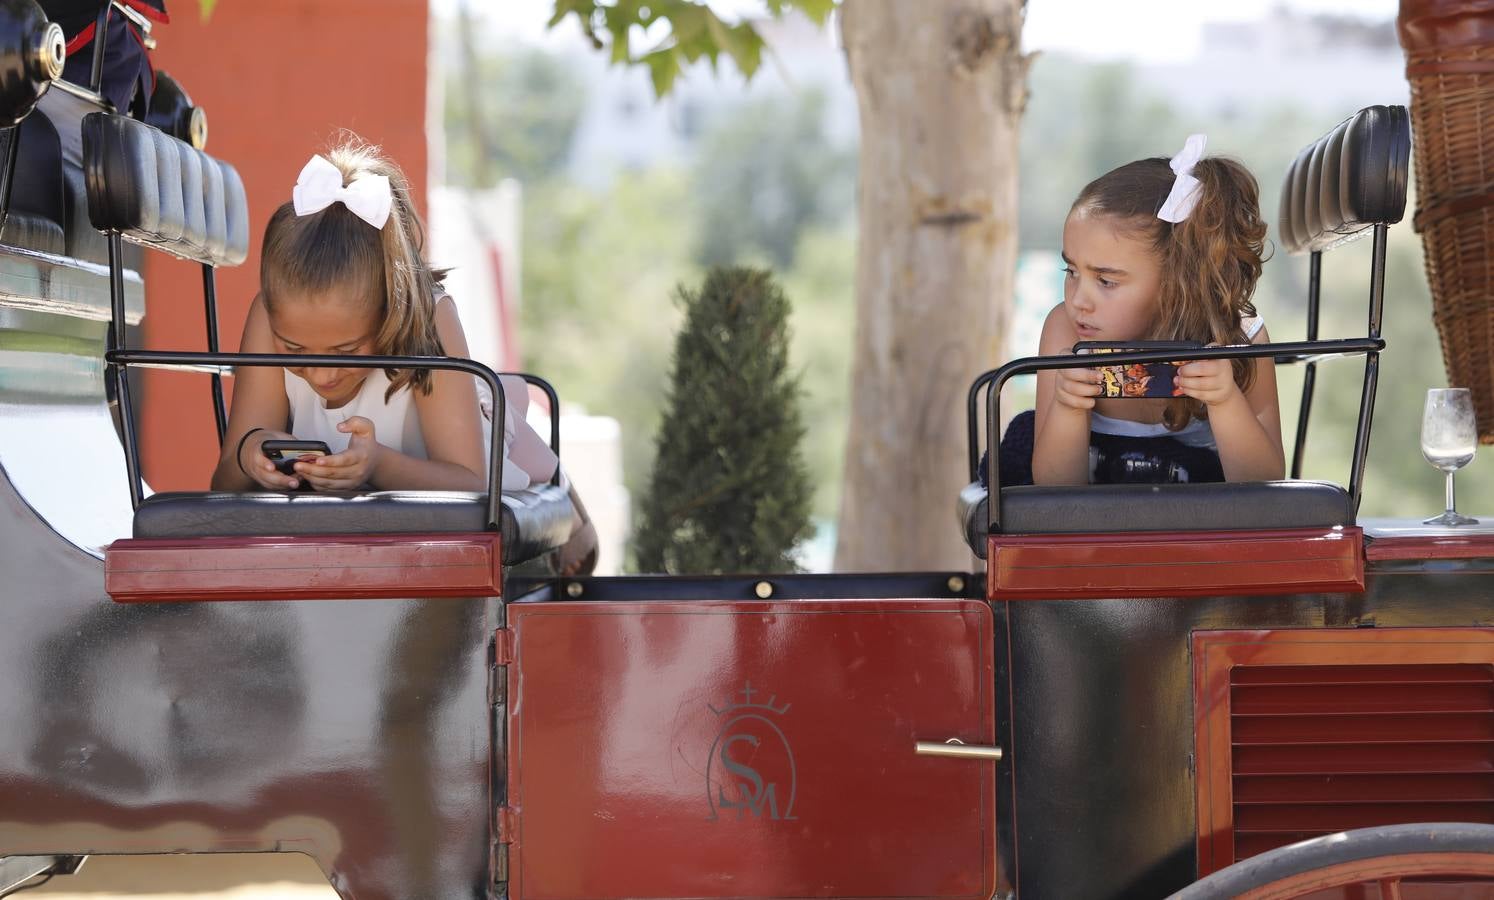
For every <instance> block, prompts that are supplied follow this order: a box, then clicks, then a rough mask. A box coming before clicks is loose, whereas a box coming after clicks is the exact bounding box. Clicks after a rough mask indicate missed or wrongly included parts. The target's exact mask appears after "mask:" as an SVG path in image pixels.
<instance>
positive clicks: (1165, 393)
mask: <svg viewBox="0 0 1494 900" xmlns="http://www.w3.org/2000/svg"><path fill="white" fill-rule="evenodd" d="M1202 346H1203V344H1201V343H1198V342H1197V341H1138V342H1133V343H1131V342H1128V343H1118V344H1112V343H1105V342H1102V341H1080V342H1079V343H1077V344H1075V345H1074V352H1075V353H1120V352H1122V351H1125V350H1172V349H1177V350H1197V349H1198V348H1199V347H1202ZM1181 365H1182V363H1180V362H1160V363H1131V364H1130V365H1126V366H1098V367H1097V368H1099V370H1100V374H1101V375H1102V376H1103V377H1104V379H1105V380H1104V382H1103V384H1104V390H1103V391H1102V392H1101V394H1100V396H1101V397H1104V398H1115V399H1128V398H1129V399H1140V398H1144V397H1150V398H1157V397H1164V398H1167V397H1181V396H1183V390H1182V388H1180V387H1178V386H1177V377H1178V366H1181Z"/></svg>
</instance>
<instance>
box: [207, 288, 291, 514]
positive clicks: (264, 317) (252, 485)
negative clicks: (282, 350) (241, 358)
mask: <svg viewBox="0 0 1494 900" xmlns="http://www.w3.org/2000/svg"><path fill="white" fill-rule="evenodd" d="M239 350H240V351H241V352H243V353H273V352H275V348H274V346H273V336H272V335H271V333H270V319H269V315H268V314H267V313H266V312H265V307H264V302H263V301H262V300H261V299H260V298H259V297H255V298H254V302H253V303H251V304H250V305H249V316H248V317H247V318H246V319H245V320H244V334H243V337H242V338H241V339H240V341H239ZM289 424H290V402H289V401H288V400H287V399H286V397H285V372H284V370H283V369H280V368H277V367H274V366H244V367H243V368H240V369H239V370H238V371H236V372H235V373H234V378H233V406H232V408H231V409H230V411H229V415H228V430H227V432H226V433H225V434H224V436H223V449H222V451H221V453H220V454H219V457H218V465H217V467H216V468H215V469H214V470H213V479H212V488H213V490H215V491H248V490H256V489H258V488H260V487H275V488H284V489H290V488H292V487H294V486H295V485H296V479H293V478H291V477H290V476H288V475H282V474H280V473H279V472H276V471H275V467H274V466H273V465H271V464H270V461H269V460H268V459H265V457H264V454H262V453H260V452H259V445H260V443H261V442H263V441H265V440H268V439H271V438H289V437H290V436H291V435H289V434H287V433H286V431H285V428H286V426H288V425H289ZM255 428H258V429H260V430H259V431H255V432H254V433H253V434H250V435H249V437H248V440H245V439H244V435H245V434H247V433H248V432H249V431H250V430H251V429H255ZM241 443H242V448H241V447H240V444H241ZM241 449H242V452H240V450H241ZM235 454H237V456H236V455H235ZM241 460H242V466H243V468H241V467H240V466H241ZM255 467H258V469H259V473H260V474H259V477H258V479H257V481H256V480H255V479H251V478H250V477H249V476H248V475H247V474H245V471H244V469H245V468H248V469H254V468H255Z"/></svg>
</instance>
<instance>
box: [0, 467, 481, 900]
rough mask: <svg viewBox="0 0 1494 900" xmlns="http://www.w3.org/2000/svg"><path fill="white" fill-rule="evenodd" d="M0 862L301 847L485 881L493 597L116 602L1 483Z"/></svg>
mask: <svg viewBox="0 0 1494 900" xmlns="http://www.w3.org/2000/svg"><path fill="white" fill-rule="evenodd" d="M0 572H3V573H4V581H3V586H0V722H3V727H0V857H3V856H35V855H46V854H53V853H62V852H68V853H140V852H171V851H189V852H192V851H195V852H211V851H226V850H233V851H254V850H296V851H304V852H306V853H309V854H311V855H312V856H313V857H315V858H316V859H317V861H318V863H319V864H320V865H321V866H322V867H323V869H324V871H326V872H328V873H329V878H330V880H331V881H332V883H333V884H334V886H335V887H336V888H337V889H338V890H339V892H340V893H342V895H343V896H346V897H352V896H357V897H359V898H365V900H367V898H390V900H393V898H411V897H443V898H445V897H478V896H486V895H487V891H488V880H489V876H488V873H489V840H488V838H489V827H488V823H489V821H490V817H491V801H490V798H491V790H490V784H489V778H490V776H489V764H490V739H491V719H490V707H489V705H488V697H487V691H488V678H487V673H488V648H489V644H490V638H491V634H492V630H493V628H494V627H495V623H494V618H495V616H496V612H497V610H496V608H495V605H496V601H485V600H441V601H420V600H391V601H308V602H282V603H266V604H255V603H213V604H207V603H203V604H192V603H187V604H171V605H151V604H140V605H132V606H125V605H116V604H114V603H111V602H110V601H109V598H108V597H107V596H106V595H105V594H104V590H103V574H102V564H101V563H100V561H99V560H98V559H96V558H94V557H93V556H91V555H89V554H86V553H84V552H82V551H80V550H78V549H77V548H76V547H74V546H73V545H72V544H70V543H68V542H67V541H65V540H63V539H61V538H60V537H58V535H57V534H55V533H54V532H52V531H51V530H50V529H49V528H48V527H47V526H46V524H45V523H43V522H42V520H41V519H40V518H38V517H37V516H36V515H35V514H34V513H33V512H32V511H31V510H30V509H28V508H27V507H26V506H25V504H24V503H23V502H22V501H21V499H20V498H19V496H18V495H17V494H16V493H15V491H14V490H13V488H12V487H11V486H10V484H9V483H8V481H6V480H4V479H0Z"/></svg>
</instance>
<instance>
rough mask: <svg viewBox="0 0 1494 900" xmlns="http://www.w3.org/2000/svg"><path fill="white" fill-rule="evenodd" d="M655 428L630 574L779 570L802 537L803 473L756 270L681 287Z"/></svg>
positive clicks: (791, 396) (782, 308) (787, 376)
mask: <svg viewBox="0 0 1494 900" xmlns="http://www.w3.org/2000/svg"><path fill="white" fill-rule="evenodd" d="M678 297H679V301H680V303H681V305H682V306H683V307H684V314H685V321H684V325H683V327H682V329H681V331H680V333H679V336H678V338H677V339H676V341H675V346H674V357H673V371H672V372H671V375H670V390H669V397H668V400H667V401H666V402H667V407H666V412H665V414H664V422H663V425H662V427H661V428H660V430H659V438H658V452H657V454H656V455H655V457H654V474H653V483H652V486H651V489H650V491H649V492H648V494H647V495H646V496H645V497H644V500H643V504H642V510H641V515H640V524H639V528H638V534H637V538H636V542H635V547H636V553H637V558H638V568H639V569H640V570H641V571H645V572H667V573H669V574H699V575H704V574H725V573H733V572H785V571H793V570H795V569H796V568H797V566H796V565H795V563H794V560H793V556H792V553H793V551H794V548H795V546H796V545H797V544H798V543H799V542H800V541H802V540H803V539H805V538H806V537H808V536H809V534H810V530H811V529H810V526H809V504H810V484H809V475H808V472H807V471H806V470H805V467H804V461H803V457H802V454H801V452H800V449H799V443H800V440H801V438H802V437H803V436H804V425H803V424H802V420H801V418H800V413H799V384H798V379H797V378H796V377H794V376H793V375H792V374H791V373H790V369H789V333H788V332H789V328H788V320H789V302H788V298H787V297H785V296H784V293H783V291H782V290H781V289H780V288H779V287H778V286H777V285H776V284H774V282H773V280H772V276H771V275H770V273H768V272H767V271H765V270H761V269H748V268H716V269H712V270H711V271H710V273H709V274H707V276H706V279H705V283H704V284H703V285H702V287H701V288H700V290H698V291H690V290H688V289H687V288H684V287H683V286H682V287H681V288H680V289H679V293H678Z"/></svg>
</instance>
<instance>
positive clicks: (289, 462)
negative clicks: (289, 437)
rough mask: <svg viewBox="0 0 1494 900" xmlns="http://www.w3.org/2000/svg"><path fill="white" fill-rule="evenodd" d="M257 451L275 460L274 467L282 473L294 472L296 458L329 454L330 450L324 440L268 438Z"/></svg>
mask: <svg viewBox="0 0 1494 900" xmlns="http://www.w3.org/2000/svg"><path fill="white" fill-rule="evenodd" d="M259 452H261V453H263V454H264V455H265V456H267V457H269V458H270V459H272V460H274V461H275V468H276V469H278V470H280V473H281V474H282V475H294V474H296V468H295V466H296V460H298V459H307V458H308V457H313V458H314V457H317V456H330V455H331V454H332V450H331V448H330V447H328V446H327V442H326V441H280V440H270V441H265V442H264V443H262V444H260V445H259Z"/></svg>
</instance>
